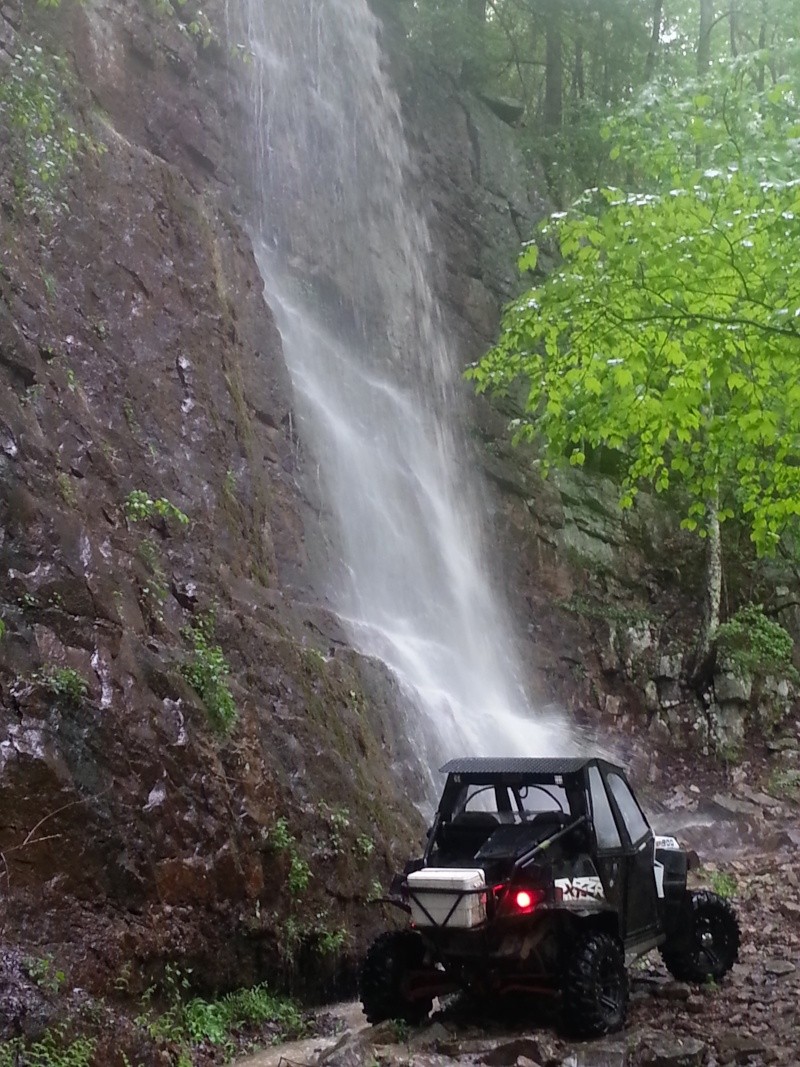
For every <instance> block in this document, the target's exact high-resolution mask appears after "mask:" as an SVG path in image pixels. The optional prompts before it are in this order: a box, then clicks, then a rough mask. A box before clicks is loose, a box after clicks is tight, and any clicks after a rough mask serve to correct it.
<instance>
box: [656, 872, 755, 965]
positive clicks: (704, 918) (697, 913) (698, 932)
mask: <svg viewBox="0 0 800 1067" xmlns="http://www.w3.org/2000/svg"><path fill="white" fill-rule="evenodd" d="M681 922H682V924H684V927H683V928H682V929H680V930H678V931H677V932H676V937H675V938H674V940H673V943H670V942H669V941H668V942H667V944H666V945H663V946H662V948H661V958H662V959H663V961H664V963H665V964H666V967H667V970H668V971H669V973H670V974H671V975H672V976H673V978H677V979H678V981H679V982H708V981H710V980H713V981H718V980H719V979H720V978H724V977H725V975H726V974H727V973H728V971H729V970H730V969H731V967H733V965H734V963H736V961H737V959H738V958H739V943H740V940H741V935H740V932H739V923H738V921H737V919H736V912H735V911H734V910H733V907H732V906H731V904H730V903H729V902H728V901H727V900H725V899H724V898H723V897H720V896H717V894H716V893H710V892H709V891H708V890H705V889H704V890H701V891H699V892H696V893H687V895H686V906H685V908H684V910H683V913H682V916H681Z"/></svg>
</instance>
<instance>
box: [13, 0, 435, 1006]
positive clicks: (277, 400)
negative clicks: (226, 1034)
mask: <svg viewBox="0 0 800 1067" xmlns="http://www.w3.org/2000/svg"><path fill="white" fill-rule="evenodd" d="M222 6H223V5H221V4H217V5H209V6H208V8H207V10H208V14H209V15H210V16H211V17H214V18H215V20H216V24H217V25H224V19H223V18H222ZM34 42H41V45H42V47H43V49H44V54H45V55H47V54H49V53H50V52H51V51H52V52H56V51H58V52H60V53H63V54H66V55H68V56H71V57H72V58H73V60H74V69H75V74H76V77H75V78H74V79H73V78H71V77H68V76H67V75H66V74H65V73H62V72H60V70H59V69H58V68H55V67H54V68H53V72H52V77H53V78H58V79H59V81H58V90H59V107H60V108H63V113H64V114H66V115H68V116H69V122H70V124H71V125H73V126H74V127H75V128H76V129H78V130H79V131H81V132H82V133H84V132H85V133H86V135H87V136H88V137H89V138H90V139H91V144H90V145H89V146H88V147H86V149H85V151H82V152H79V153H78V154H77V155H76V156H75V158H74V160H73V163H72V165H70V166H69V167H67V168H66V170H65V171H64V175H63V188H61V189H59V190H58V196H57V198H54V199H53V200H52V201H50V202H45V201H43V200H40V201H38V202H36V203H34V202H33V201H32V200H31V199H30V198H26V191H25V189H21V188H20V185H19V181H18V180H17V177H16V175H15V173H14V165H13V159H12V158H10V157H9V156H8V155H6V154H5V153H4V154H3V156H2V157H0V166H2V170H0V202H1V208H2V212H3V221H2V226H3V247H2V260H1V261H0V375H2V385H3V388H2V390H0V485H1V486H2V492H1V493H0V522H1V523H2V526H1V527H0V553H2V576H3V577H2V586H1V587H0V599H1V601H2V603H0V617H2V620H3V624H4V638H3V641H2V645H0V727H1V730H0V737H2V741H1V742H0V828H1V829H0V851H2V855H3V865H2V870H0V880H1V883H0V891H2V893H3V896H4V903H5V904H6V905H7V908H6V912H5V917H4V926H3V934H4V936H5V937H6V938H9V939H13V940H19V941H22V942H24V943H26V944H27V945H29V946H33V947H35V946H44V945H47V946H49V948H48V951H52V952H54V953H55V954H56V955H58V956H59V958H64V959H66V960H67V962H68V963H69V965H70V967H71V969H72V978H73V979H74V980H75V981H76V982H81V983H85V984H87V985H90V986H94V987H103V985H104V983H106V982H107V981H108V979H109V978H110V977H112V976H113V975H115V974H116V973H117V972H118V971H119V969H120V968H121V966H122V964H123V962H124V961H126V960H128V961H133V963H134V973H135V974H137V975H138V976H139V977H138V979H137V980H138V981H140V982H145V981H146V978H147V973H148V971H149V970H150V969H151V968H152V967H153V966H155V964H156V963H157V961H163V960H165V959H169V958H178V959H182V960H184V961H194V963H195V966H196V973H197V975H198V976H199V977H200V978H201V980H202V981H205V982H206V983H208V984H209V985H212V984H213V985H226V984H227V985H230V984H234V983H238V984H241V983H242V982H246V981H248V980H255V979H256V978H258V977H259V976H260V975H263V974H267V973H276V972H279V971H283V972H284V973H286V972H287V971H289V972H293V973H295V974H296V975H299V974H303V973H304V969H303V968H302V966H301V961H302V959H303V958H305V956H310V958H315V959H316V965H315V968H314V969H313V975H314V977H308V976H309V975H310V974H311V973H312V972H311V971H309V970H308V969H307V968H306V969H305V976H306V977H305V978H304V979H303V980H302V981H301V980H300V979H299V978H298V979H297V981H298V983H299V984H300V985H301V986H302V984H303V982H305V983H306V984H307V985H309V986H312V987H313V986H314V984H315V982H316V983H317V984H318V985H322V986H324V985H326V984H329V983H330V981H331V977H332V971H333V966H334V961H332V960H330V959H327V958H326V957H324V954H323V955H321V950H320V948H319V946H320V944H321V943H324V941H325V936H326V934H335V933H336V932H337V931H339V930H340V929H342V928H343V927H346V929H347V930H348V939H347V940H346V941H345V956H347V955H348V954H349V953H353V952H356V951H357V950H358V948H359V947H360V943H361V940H362V939H363V937H365V936H366V935H367V934H368V932H369V928H370V923H372V924H374V923H376V922H377V921H382V917H381V916H380V915H378V914H377V913H376V912H375V910H374V909H373V910H372V911H371V910H370V909H367V908H365V906H364V900H365V896H366V894H367V892H368V890H369V887H370V884H371V882H372V880H373V879H374V878H378V879H385V878H386V876H387V872H388V871H389V870H390V869H393V868H394V867H395V866H396V865H397V863H398V862H399V861H400V858H401V857H402V856H404V854H405V853H406V851H407V849H408V842H409V841H410V840H411V839H413V838H415V837H418V834H419V828H418V826H417V823H416V818H417V816H416V814H415V813H414V812H413V810H409V805H408V803H407V801H406V800H405V799H404V796H403V795H402V793H401V791H402V790H403V789H404V786H403V784H402V778H401V777H400V776H399V775H398V773H397V767H398V765H401V764H402V762H403V759H404V756H405V749H404V742H403V740H402V739H401V738H397V737H396V736H395V734H394V730H393V725H392V721H391V716H390V707H391V704H392V701H393V694H392V691H391V682H390V680H389V679H387V678H386V677H384V676H383V674H382V672H381V670H380V668H379V667H378V666H377V665H374V664H370V663H364V662H360V661H359V659H358V657H356V656H355V654H354V653H352V652H351V651H350V650H349V649H348V648H346V647H345V646H344V645H343V644H342V642H341V639H340V637H339V636H338V634H337V632H336V629H335V627H333V626H332V625H331V624H330V622H328V621H327V620H326V619H325V617H324V613H323V612H321V611H320V610H319V609H316V608H315V609H311V608H309V609H308V610H306V609H305V608H304V607H303V603H302V601H301V599H300V598H299V597H298V595H297V593H293V594H291V595H289V594H288V593H287V590H288V589H289V584H288V583H289V582H296V583H297V584H299V582H300V581H301V579H300V578H299V577H298V576H301V575H302V574H303V568H304V563H305V550H304V534H303V523H304V509H305V508H306V504H305V502H304V500H303V497H302V494H301V493H300V492H299V491H298V488H297V484H298V482H297V479H298V473H299V470H298V469H299V466H300V465H301V464H302V454H301V449H300V447H299V445H298V442H297V441H296V439H295V438H294V437H293V434H292V419H291V399H290V394H289V388H288V381H287V375H286V371H285V368H284V365H283V361H282V354H281V347H280V338H279V336H278V334H277V331H276V329H275V327H274V324H273V321H272V318H271V315H270V312H269V308H268V306H267V304H266V303H265V301H264V299H263V296H262V285H261V281H260V277H259V275H258V272H257V269H256V266H255V262H254V259H253V254H252V249H251V247H250V244H249V240H248V238H247V236H246V233H245V232H244V229H243V225H242V221H241V217H240V216H239V215H237V202H238V201H237V197H241V196H242V195H243V194H241V193H239V192H236V191H235V188H236V185H235V183H236V173H235V169H234V168H235V163H236V160H237V159H238V158H240V153H241V146H242V144H243V143H244V139H243V135H242V131H241V129H240V128H239V127H238V126H237V122H236V119H237V116H236V111H235V98H234V94H233V93H232V91H231V84H232V81H233V79H234V75H235V71H232V70H231V66H230V65H231V63H233V62H234V61H233V60H229V58H228V56H227V53H226V51H225V48H224V47H223V46H221V45H219V46H217V45H216V44H213V43H212V44H211V45H209V47H207V48H204V47H202V43H199V42H197V41H195V40H194V39H193V38H192V36H191V34H187V33H186V32H183V31H182V30H181V26H180V25H179V22H178V17H177V15H172V14H169V13H160V12H159V11H158V10H156V7H155V6H154V5H152V4H150V3H148V2H146V0H143V2H141V3H130V2H128V0H125V2H121V0H119V2H114V0H108V2H105V0H102V2H98V3H93V4H89V5H86V6H83V5H80V4H77V3H71V2H69V0H65V2H64V3H63V4H62V5H61V7H60V8H59V9H57V10H51V9H47V10H45V9H42V8H37V7H36V5H30V4H25V5H24V8H23V5H22V4H19V3H16V4H15V3H14V2H10V3H7V4H5V5H4V6H3V8H2V13H1V14H0V44H1V45H2V50H1V51H0V75H1V76H3V77H5V74H6V73H8V72H11V73H12V74H13V73H14V72H15V69H16V68H15V63H16V61H15V60H14V59H13V56H14V55H16V54H17V53H18V50H19V49H22V48H32V47H34ZM238 203H239V206H241V203H240V202H238ZM131 494H144V495H145V499H149V500H150V501H151V503H153V502H155V501H161V502H162V505H164V502H168V505H169V510H170V511H171V513H172V514H173V516H174V515H175V509H180V510H182V511H183V512H185V513H186V515H187V516H188V519H189V523H188V525H186V526H184V525H182V524H181V522H180V521H176V519H175V518H174V517H173V518H172V519H170V518H168V517H167V518H165V517H163V516H159V515H158V514H157V513H156V512H155V511H153V512H152V513H151V514H149V515H148V514H140V513H137V512H136V511H135V510H133V511H132V510H131V507H130V501H131V500H132V499H136V496H134V497H131ZM126 501H127V502H128V504H127V506H126ZM162 510H163V506H162ZM209 613H211V614H213V616H214V620H215V621H214V637H213V640H212V645H215V644H218V645H219V647H220V649H221V650H222V655H223V657H224V661H226V662H227V664H228V666H229V668H230V672H231V673H230V688H231V691H232V695H233V697H234V698H235V701H236V703H237V705H238V722H237V724H236V726H235V728H234V729H233V731H232V732H231V733H230V735H229V736H226V737H223V736H220V734H219V732H218V731H217V730H216V729H215V728H214V724H213V722H212V720H211V717H210V716H209V714H208V709H207V708H206V707H205V706H204V702H203V700H202V699H201V696H200V694H199V693H198V692H196V691H195V690H194V689H193V688H192V687H191V686H190V685H189V684H188V683H187V682H186V681H185V680H184V677H183V675H182V670H181V668H182V666H184V667H185V665H186V664H187V663H189V662H191V660H192V657H193V655H194V652H193V650H192V643H191V640H190V637H191V634H190V633H189V636H188V637H187V629H186V628H187V627H189V626H191V625H193V624H194V625H195V626H196V625H197V624H198V620H200V619H203V618H208V617H209ZM76 687H77V688H76ZM84 688H85V692H83V690H84ZM212 710H213V709H212ZM412 792H413V789H412ZM280 817H285V818H287V819H288V824H289V827H290V835H291V836H290V839H289V841H288V843H287V842H286V841H283V844H281V840H282V839H281V838H280V837H278V838H274V837H273V838H272V839H271V838H270V832H271V831H274V828H275V825H276V822H277V820H278V819H279V818H280ZM274 841H277V844H275V843H273V842H274ZM295 854H296V855H297V857H298V859H299V858H302V862H303V863H308V864H310V866H311V875H312V877H311V879H310V881H309V885H308V888H307V890H305V891H304V892H303V893H302V900H294V899H293V898H292V894H291V891H290V889H289V885H288V881H287V879H288V874H289V870H290V866H291V860H292V857H293V856H294V855H295ZM367 856H369V857H370V859H369V863H368V864H367V863H366V858H367ZM290 916H293V918H292V920H291V922H290V921H289V917H290ZM298 916H299V917H298ZM334 940H335V939H334Z"/></svg>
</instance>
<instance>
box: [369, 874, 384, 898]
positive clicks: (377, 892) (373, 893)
mask: <svg viewBox="0 0 800 1067" xmlns="http://www.w3.org/2000/svg"><path fill="white" fill-rule="evenodd" d="M383 895H384V893H383V886H382V885H381V883H380V882H379V881H378V879H377V878H374V879H373V880H372V882H371V883H370V887H369V891H368V893H367V904H374V903H375V901H376V900H380V899H381V897H382V896H383Z"/></svg>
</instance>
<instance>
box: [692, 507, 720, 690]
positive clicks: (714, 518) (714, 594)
mask: <svg viewBox="0 0 800 1067" xmlns="http://www.w3.org/2000/svg"><path fill="white" fill-rule="evenodd" d="M706 530H707V531H708V536H707V538H706V585H705V591H704V592H705V597H704V603H703V622H702V626H701V629H700V637H699V640H698V642H697V647H696V648H695V654H694V667H693V669H692V682H693V683H694V686H695V688H696V689H697V690H698V691H699V692H700V691H703V690H705V689H707V688H708V686H709V684H710V681H711V678H710V673H711V671H710V668H711V646H712V643H713V641H714V637H715V635H716V632H717V630H718V629H719V615H720V605H721V603H722V538H721V535H720V527H719V490H717V492H716V493H715V494H714V496H713V497H712V498H711V499H710V500H708V501H707V503H706Z"/></svg>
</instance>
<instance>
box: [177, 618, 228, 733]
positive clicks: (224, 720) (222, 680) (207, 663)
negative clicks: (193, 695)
mask: <svg viewBox="0 0 800 1067" xmlns="http://www.w3.org/2000/svg"><path fill="white" fill-rule="evenodd" d="M182 633H183V635H184V637H185V638H186V640H187V641H188V642H189V643H190V644H191V646H192V658H191V659H190V660H189V661H188V662H187V663H183V664H182V665H181V668H180V670H181V674H182V675H183V677H184V678H185V679H186V681H187V682H188V683H189V685H191V686H192V688H193V689H195V690H196V691H197V693H198V694H199V695H200V698H201V699H202V701H203V704H204V705H205V708H206V711H207V712H208V716H209V718H210V719H211V722H212V724H213V725H214V727H215V728H216V729H217V730H218V731H219V732H220V733H221V734H229V733H230V732H231V730H232V729H233V727H234V725H235V723H236V719H237V717H238V709H237V707H236V701H235V700H234V698H233V694H232V693H231V691H230V688H229V686H228V682H227V679H228V677H229V675H230V673H231V668H230V664H229V663H228V661H227V659H226V658H225V653H224V652H223V651H222V649H221V648H220V646H219V645H217V644H215V643H214V619H213V616H212V615H204V616H202V617H201V618H199V619H198V620H197V622H196V623H195V624H194V625H193V626H187V627H185V628H184V629H183V631H182Z"/></svg>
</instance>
